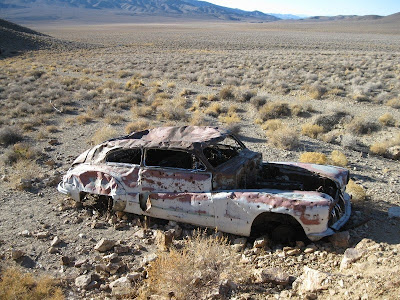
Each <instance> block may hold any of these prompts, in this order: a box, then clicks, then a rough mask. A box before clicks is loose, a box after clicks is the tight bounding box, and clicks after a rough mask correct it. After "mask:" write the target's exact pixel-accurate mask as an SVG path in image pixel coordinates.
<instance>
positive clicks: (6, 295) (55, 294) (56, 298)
mask: <svg viewBox="0 0 400 300" xmlns="http://www.w3.org/2000/svg"><path fill="white" fill-rule="evenodd" d="M0 276H1V277H0V299H16V300H17V299H21V300H22V299H26V300H28V299H29V300H42V299H49V300H61V299H64V295H63V293H62V290H61V289H60V288H59V287H57V284H56V282H55V280H53V279H51V278H46V277H44V278H40V279H34V278H33V276H32V274H28V273H22V272H20V271H19V270H17V269H7V270H5V271H3V272H2V273H1V275H0Z"/></svg>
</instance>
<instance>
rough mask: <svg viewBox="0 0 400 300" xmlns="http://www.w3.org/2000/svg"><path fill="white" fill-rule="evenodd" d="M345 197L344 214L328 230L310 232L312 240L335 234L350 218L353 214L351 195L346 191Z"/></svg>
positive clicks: (309, 235) (309, 236)
mask: <svg viewBox="0 0 400 300" xmlns="http://www.w3.org/2000/svg"><path fill="white" fill-rule="evenodd" d="M343 198H344V207H345V212H344V214H343V216H342V217H341V218H340V219H339V220H338V221H337V222H336V223H335V224H333V225H332V226H330V227H329V228H328V229H327V230H325V231H323V232H318V233H310V234H308V235H307V237H308V238H309V239H310V240H311V241H318V240H320V239H322V238H323V237H326V236H330V235H332V234H335V233H336V232H337V231H338V230H339V229H340V228H342V227H343V225H344V224H346V222H347V221H348V220H349V219H350V215H351V203H350V195H349V194H347V193H344V196H343Z"/></svg>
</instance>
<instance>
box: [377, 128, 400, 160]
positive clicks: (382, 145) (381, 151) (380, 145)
mask: <svg viewBox="0 0 400 300" xmlns="http://www.w3.org/2000/svg"><path fill="white" fill-rule="evenodd" d="M395 146H400V134H398V135H397V136H395V137H394V138H392V139H390V140H386V141H380V142H376V143H374V144H372V145H371V147H370V148H369V150H370V151H371V152H372V153H374V154H378V155H384V156H388V157H389V158H395V157H391V156H392V155H390V153H389V151H388V150H389V148H391V147H395Z"/></svg>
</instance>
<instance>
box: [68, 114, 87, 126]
mask: <svg viewBox="0 0 400 300" xmlns="http://www.w3.org/2000/svg"><path fill="white" fill-rule="evenodd" d="M92 121H93V118H92V117H91V116H89V115H88V114H83V115H79V116H76V117H74V118H68V119H67V120H66V122H67V123H69V124H76V123H78V124H79V125H84V124H87V123H89V122H92Z"/></svg>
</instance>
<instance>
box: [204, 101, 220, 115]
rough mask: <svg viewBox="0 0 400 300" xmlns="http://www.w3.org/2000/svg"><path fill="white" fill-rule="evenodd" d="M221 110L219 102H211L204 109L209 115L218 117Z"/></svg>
mask: <svg viewBox="0 0 400 300" xmlns="http://www.w3.org/2000/svg"><path fill="white" fill-rule="evenodd" d="M222 112H223V108H222V105H221V104H219V103H213V104H211V105H210V106H209V107H208V108H207V109H206V111H205V113H206V114H207V115H209V116H213V117H218V116H219V115H220V114H221V113H222Z"/></svg>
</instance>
